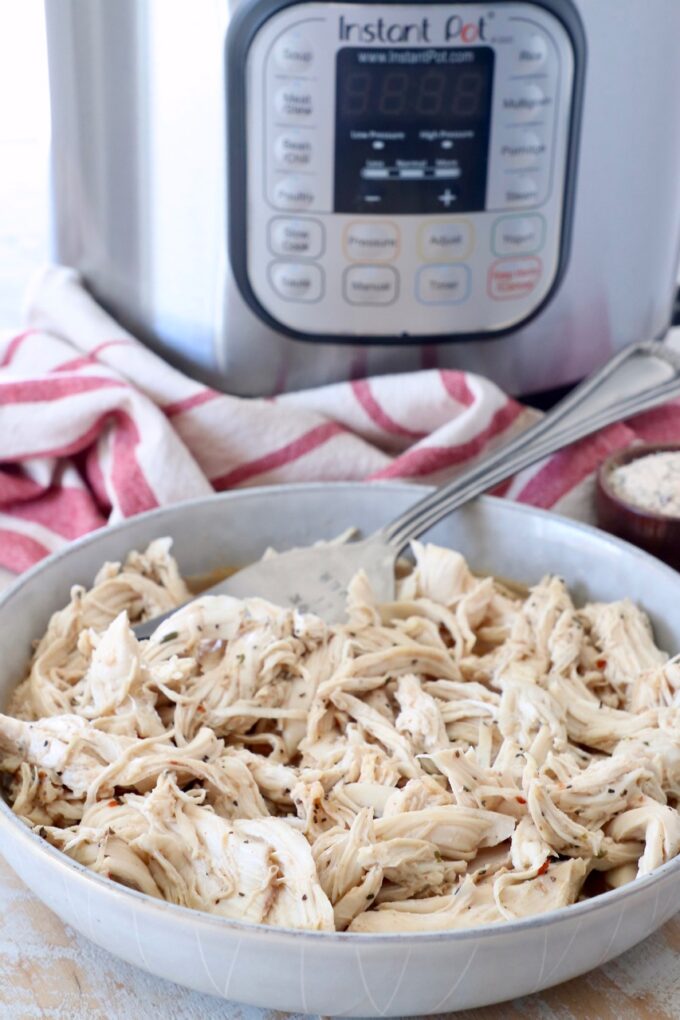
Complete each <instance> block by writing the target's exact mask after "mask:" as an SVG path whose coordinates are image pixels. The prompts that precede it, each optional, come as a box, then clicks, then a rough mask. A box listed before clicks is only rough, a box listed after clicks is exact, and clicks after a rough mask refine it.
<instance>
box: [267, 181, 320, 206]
mask: <svg viewBox="0 0 680 1020" xmlns="http://www.w3.org/2000/svg"><path fill="white" fill-rule="evenodd" d="M315 198H316V195H315V194H314V192H313V190H312V189H311V188H310V186H309V184H307V182H306V181H305V180H304V179H303V178H299V177H284V178H283V179H282V180H280V181H277V182H276V184H275V185H274V205H276V206H278V207H279V209H309V207H310V206H311V205H313V204H314V199H315Z"/></svg>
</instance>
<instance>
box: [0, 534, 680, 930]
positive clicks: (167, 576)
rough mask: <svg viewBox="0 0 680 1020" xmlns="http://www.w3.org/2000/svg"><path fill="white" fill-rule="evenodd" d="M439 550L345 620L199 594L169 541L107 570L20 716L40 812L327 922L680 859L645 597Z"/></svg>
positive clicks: (669, 749)
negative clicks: (614, 598)
mask: <svg viewBox="0 0 680 1020" xmlns="http://www.w3.org/2000/svg"><path fill="white" fill-rule="evenodd" d="M413 554H414V557H415V567H414V569H412V570H411V571H410V572H409V573H408V574H406V576H404V577H402V578H401V579H400V580H398V582H397V595H396V599H395V601H394V602H391V603H388V604H383V605H380V604H378V603H377V602H376V600H375V598H374V596H373V593H372V591H371V589H370V585H369V584H368V581H367V579H366V577H365V576H364V575H361V574H360V575H358V576H357V577H356V578H355V579H354V581H353V583H352V585H351V587H350V594H349V602H348V618H347V622H346V623H344V624H342V625H335V626H327V625H326V624H325V623H324V622H323V621H322V620H321V619H319V618H318V617H316V616H314V615H311V614H307V615H303V614H300V613H298V612H295V611H292V610H288V609H282V608H280V607H277V606H274V605H271V604H270V603H268V602H266V601H264V600H263V599H258V598H253V599H247V600H243V601H241V600H237V599H233V598H229V597H209V596H204V597H202V598H198V599H197V600H195V601H194V602H192V603H189V604H187V605H184V603H185V602H186V601H187V599H188V598H189V590H188V588H187V587H186V585H185V582H184V581H183V580H182V578H181V576H180V574H179V570H178V568H177V564H176V563H175V561H174V560H173V558H172V556H171V555H170V542H169V540H168V539H159V540H157V541H155V542H153V543H152V544H151V545H150V546H149V548H148V549H147V550H146V552H144V553H136V552H134V553H131V554H130V556H129V557H128V558H127V560H126V561H125V563H122V564H120V563H108V564H106V565H105V566H104V567H103V568H102V570H101V571H100V572H99V574H98V575H97V577H96V579H95V582H94V584H93V587H92V589H91V590H89V591H86V590H85V589H84V588H80V587H77V588H74V589H73V591H72V593H71V599H70V601H69V604H68V605H67V606H66V607H65V608H64V609H62V610H60V611H59V612H57V613H55V614H54V616H53V617H52V619H51V620H50V623H49V625H48V628H47V632H46V633H45V636H44V637H43V638H42V640H41V641H40V642H39V643H38V644H37V646H36V650H35V654H34V656H33V659H32V662H31V664H30V667H29V670H28V674H27V676H26V678H25V680H24V681H23V682H22V683H21V684H20V685H19V687H18V688H17V690H16V691H15V693H14V696H13V698H12V701H11V703H10V706H9V709H8V714H7V715H0V773H1V774H2V779H3V783H4V789H5V793H6V795H7V798H8V800H9V802H10V803H11V804H12V807H13V809H14V811H15V812H16V813H17V815H19V816H20V817H21V818H22V819H23V820H24V821H25V822H26V823H27V824H28V825H30V826H32V827H33V828H34V829H35V830H36V831H37V832H38V833H39V834H40V835H42V836H43V837H44V838H45V839H47V840H49V842H51V843H52V844H53V845H54V846H56V847H58V848H59V849H61V850H62V851H63V852H64V853H66V854H68V855H69V856H71V857H73V858H74V859H75V860H77V861H79V862H81V863H82V864H84V865H86V866H87V867H89V868H91V869H93V870H94V871H96V872H98V873H99V874H101V875H105V876H108V877H109V878H111V879H113V880H115V881H117V882H120V883H122V884H124V885H127V886H129V887H131V888H133V889H136V890H139V891H141V892H144V893H146V894H148V895H150V896H155V897H159V898H162V899H165V900H168V901H169V902H172V903H176V904H180V905H182V906H186V907H191V908H194V909H199V910H203V911H208V912H210V913H214V914H219V915H220V916H222V917H227V918H232V919H238V920H244V921H251V922H256V923H261V924H268V925H275V926H285V927H292V928H304V929H309V930H319V931H328V930H338V931H343V930H349V931H355V932H389V931H437V930H441V929H449V928H470V927H474V926H476V925H481V924H491V923H498V922H502V921H504V920H509V919H515V918H521V917H526V916H528V915H531V914H537V913H541V912H544V911H547V910H552V909H556V908H558V907H562V906H566V905H568V904H570V903H574V902H576V901H577V900H578V899H579V898H583V897H585V896H588V895H591V893H592V892H593V891H595V889H596V888H601V887H602V882H603V881H604V883H605V885H606V886H607V887H609V888H616V887H618V886H620V885H621V884H623V883H625V882H629V881H632V880H633V879H634V878H635V877H636V875H643V874H647V873H648V872H649V871H651V870H653V869H654V868H656V867H658V866H659V865H660V864H663V863H664V862H665V861H668V860H670V859H671V858H672V857H674V856H675V855H676V854H678V853H679V852H680V814H679V813H678V810H677V805H678V799H679V798H680V659H669V657H668V656H667V655H666V654H665V653H664V652H662V651H660V650H659V649H658V648H657V647H656V645H655V644H654V639H653V634H652V630H651V626H650V624H649V621H648V619H647V617H646V616H645V614H644V613H643V612H642V610H641V609H639V608H638V607H637V606H635V605H634V604H633V603H631V602H630V601H628V600H624V601H621V602H616V603H612V604H602V603H594V604H590V605H586V606H584V607H583V608H581V609H578V608H577V607H576V606H574V604H573V602H572V600H571V597H570V595H569V592H568V590H567V588H566V586H565V584H564V582H563V581H562V580H561V579H560V578H557V577H546V578H545V579H544V580H543V581H541V582H540V583H539V584H538V585H536V586H535V587H534V588H533V589H532V590H531V591H530V592H529V593H528V595H524V594H522V593H520V592H519V591H514V590H513V589H512V588H510V587H508V586H507V585H505V584H503V583H501V582H499V581H496V580H494V579H493V578H489V577H486V578H478V577H476V576H475V575H474V574H473V573H472V571H471V570H470V569H469V567H468V565H467V563H466V562H465V560H464V559H463V557H462V556H461V555H460V554H459V553H457V552H453V551H451V550H448V549H440V548H438V547H436V546H431V545H429V546H423V545H421V544H420V543H414V545H413ZM173 608H176V612H174V613H173V615H172V616H170V617H169V619H167V620H166V621H165V622H164V623H162V624H161V625H160V626H159V627H158V628H157V630H156V631H155V633H154V634H153V635H152V637H151V638H150V639H149V640H147V641H138V640H137V639H136V637H135V635H134V633H133V631H132V625H134V624H135V623H136V622H137V621H140V620H144V619H147V618H150V617H152V616H154V615H156V614H158V613H161V612H165V611H167V610H172V609H173ZM591 873H593V877H594V878H597V881H598V883H599V884H598V885H597V886H595V885H593V883H592V882H591V881H590V879H589V875H591ZM594 873H599V876H598V875H595V874H594Z"/></svg>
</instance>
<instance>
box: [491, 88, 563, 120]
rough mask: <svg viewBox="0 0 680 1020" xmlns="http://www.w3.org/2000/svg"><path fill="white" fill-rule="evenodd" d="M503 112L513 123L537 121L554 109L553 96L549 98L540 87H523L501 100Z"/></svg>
mask: <svg viewBox="0 0 680 1020" xmlns="http://www.w3.org/2000/svg"><path fill="white" fill-rule="evenodd" d="M501 105H502V108H503V112H504V113H506V114H507V115H508V117H509V118H511V120H512V122H514V121H519V120H535V119H537V118H538V117H541V116H542V115H543V114H544V113H545V112H546V110H550V109H551V107H552V96H547V95H546V94H545V92H544V91H543V89H542V88H539V86H538V85H534V84H531V85H522V86H521V87H520V88H518V89H513V90H512V91H510V92H508V94H507V95H505V96H503V98H502V100H501Z"/></svg>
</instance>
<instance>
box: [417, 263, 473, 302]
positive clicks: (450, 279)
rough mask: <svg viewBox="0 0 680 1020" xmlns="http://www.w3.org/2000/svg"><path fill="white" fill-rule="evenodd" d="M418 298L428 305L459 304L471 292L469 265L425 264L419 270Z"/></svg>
mask: <svg viewBox="0 0 680 1020" xmlns="http://www.w3.org/2000/svg"><path fill="white" fill-rule="evenodd" d="M416 293H417V295H418V300H419V301H422V302H423V303H424V304H426V305H457V304H459V303H460V302H461V301H465V299H466V297H467V296H468V294H469V293H470V269H469V267H468V266H461V265H454V266H423V267H422V268H421V269H419V270H418V278H417V284H416Z"/></svg>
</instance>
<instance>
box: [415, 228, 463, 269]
mask: <svg viewBox="0 0 680 1020" xmlns="http://www.w3.org/2000/svg"><path fill="white" fill-rule="evenodd" d="M419 247H420V256H421V258H423V259H425V261H426V262H443V261H448V260H449V259H464V258H467V256H468V255H469V254H470V251H471V249H472V225H471V224H470V223H468V222H467V221H466V220H450V221H449V222H443V223H437V222H435V223H424V224H423V226H422V227H421V228H420V245H419Z"/></svg>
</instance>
